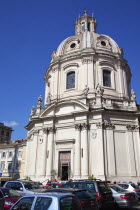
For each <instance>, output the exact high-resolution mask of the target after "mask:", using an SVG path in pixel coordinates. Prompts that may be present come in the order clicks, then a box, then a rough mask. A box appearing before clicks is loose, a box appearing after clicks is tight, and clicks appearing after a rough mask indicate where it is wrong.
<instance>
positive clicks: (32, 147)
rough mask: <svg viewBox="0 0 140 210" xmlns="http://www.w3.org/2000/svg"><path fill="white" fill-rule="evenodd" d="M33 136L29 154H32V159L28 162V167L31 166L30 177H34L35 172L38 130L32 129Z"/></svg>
mask: <svg viewBox="0 0 140 210" xmlns="http://www.w3.org/2000/svg"><path fill="white" fill-rule="evenodd" d="M33 135H34V137H33V141H32V143H31V144H32V145H31V154H32V159H31V162H30V164H31V165H30V168H31V173H30V176H31V177H32V178H34V177H35V174H36V158H37V140H38V130H36V131H34V134H33Z"/></svg>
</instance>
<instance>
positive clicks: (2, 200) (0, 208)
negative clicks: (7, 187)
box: [0, 190, 5, 210]
mask: <svg viewBox="0 0 140 210" xmlns="http://www.w3.org/2000/svg"><path fill="white" fill-rule="evenodd" d="M4 203H5V198H4V195H3V193H2V191H1V190H0V210H4Z"/></svg>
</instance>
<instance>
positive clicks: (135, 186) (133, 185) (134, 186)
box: [131, 183, 139, 189]
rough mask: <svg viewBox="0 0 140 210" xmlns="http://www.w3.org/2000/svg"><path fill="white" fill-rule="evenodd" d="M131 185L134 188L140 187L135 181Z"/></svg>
mask: <svg viewBox="0 0 140 210" xmlns="http://www.w3.org/2000/svg"><path fill="white" fill-rule="evenodd" d="M131 186H132V187H133V188H134V189H138V188H139V187H138V186H137V185H135V184H134V183H132V184H131Z"/></svg>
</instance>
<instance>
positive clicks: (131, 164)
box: [126, 125, 137, 176]
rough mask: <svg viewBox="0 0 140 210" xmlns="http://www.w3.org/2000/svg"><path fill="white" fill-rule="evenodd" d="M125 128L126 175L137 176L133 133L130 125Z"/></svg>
mask: <svg viewBox="0 0 140 210" xmlns="http://www.w3.org/2000/svg"><path fill="white" fill-rule="evenodd" d="M126 128H127V132H126V135H127V148H128V168H129V174H128V175H129V176H137V171H136V157H135V155H136V154H135V148H134V139H133V131H132V127H131V125H126Z"/></svg>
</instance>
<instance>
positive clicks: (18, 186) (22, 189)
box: [3, 180, 44, 196]
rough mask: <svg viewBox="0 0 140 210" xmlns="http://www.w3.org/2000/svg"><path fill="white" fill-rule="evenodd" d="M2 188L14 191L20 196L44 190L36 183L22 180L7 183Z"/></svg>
mask: <svg viewBox="0 0 140 210" xmlns="http://www.w3.org/2000/svg"><path fill="white" fill-rule="evenodd" d="M3 187H6V188H11V189H14V190H16V191H17V192H18V193H20V194H21V195H22V196H23V195H27V194H35V193H37V192H38V191H41V190H44V189H42V188H41V187H40V186H39V185H38V184H37V183H36V182H33V181H22V180H18V181H8V182H6V183H5V184H4V186H3Z"/></svg>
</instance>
